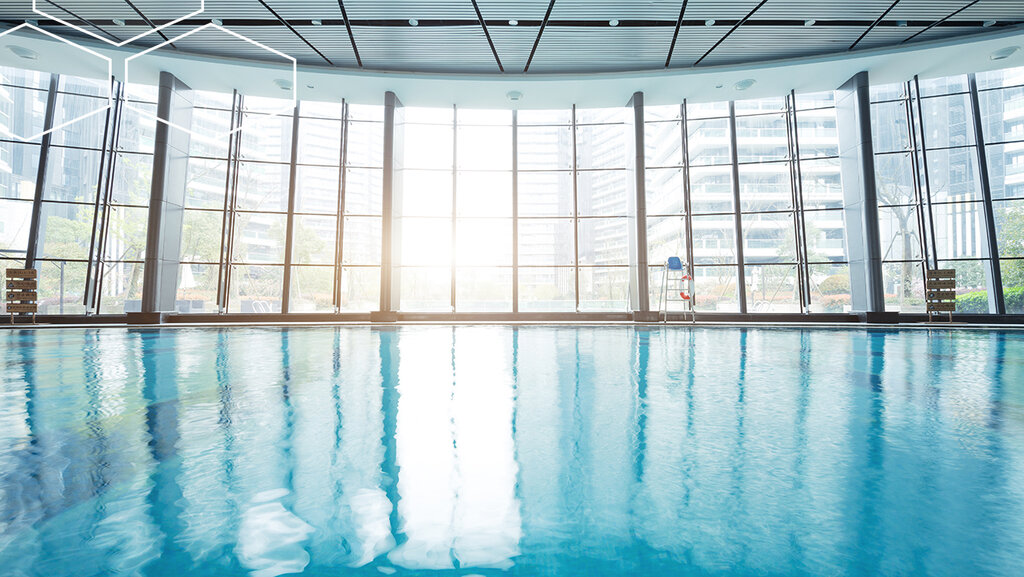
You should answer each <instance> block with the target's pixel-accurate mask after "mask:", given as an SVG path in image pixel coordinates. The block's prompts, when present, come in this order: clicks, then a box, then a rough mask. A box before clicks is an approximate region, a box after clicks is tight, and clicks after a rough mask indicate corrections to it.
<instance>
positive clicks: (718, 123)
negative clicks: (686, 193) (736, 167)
mask: <svg viewBox="0 0 1024 577" xmlns="http://www.w3.org/2000/svg"><path fill="white" fill-rule="evenodd" d="M687 142H688V148H689V153H690V165H691V166H702V165H708V164H729V163H730V162H731V155H730V154H729V147H730V138H729V120H728V119H727V118H721V119H712V120H697V121H690V122H688V123H687Z"/></svg>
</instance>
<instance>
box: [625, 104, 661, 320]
mask: <svg viewBox="0 0 1024 577" xmlns="http://www.w3.org/2000/svg"><path fill="white" fill-rule="evenodd" d="M627 106H628V107H630V108H631V109H632V113H633V114H632V115H631V121H630V124H631V125H632V127H633V141H632V142H633V154H632V155H631V156H630V157H629V158H628V159H627V162H629V163H630V164H629V166H628V168H629V169H631V170H632V172H633V189H634V190H633V195H632V196H630V197H629V204H630V210H629V211H628V215H629V218H630V220H632V221H633V223H632V224H633V226H632V227H630V235H629V244H630V246H629V257H630V266H629V269H630V275H629V276H630V279H629V280H630V283H629V301H630V303H629V304H630V306H631V310H632V311H633V312H634V317H636V316H637V315H636V313H640V315H639V316H641V317H642V316H644V315H643V313H646V312H650V310H651V302H650V300H651V299H650V296H649V295H650V290H649V286H650V285H649V283H650V280H649V279H648V266H647V265H648V263H647V175H646V170H647V164H646V160H645V158H644V93H643V92H634V93H633V97H632V98H630V99H629V103H628V104H627ZM651 320H655V319H651Z"/></svg>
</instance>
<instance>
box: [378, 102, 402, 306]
mask: <svg viewBox="0 0 1024 577" xmlns="http://www.w3.org/2000/svg"><path fill="white" fill-rule="evenodd" d="M401 108H402V103H401V101H399V100H398V97H397V96H396V95H395V93H394V92H386V93H385V94H384V177H383V188H384V190H383V195H384V196H383V199H382V201H381V216H382V218H381V250H380V258H381V265H380V310H379V311H376V312H373V313H370V319H371V320H373V321H392V322H393V321H396V320H398V316H397V315H396V314H395V311H397V310H398V307H399V300H398V297H399V290H398V289H399V285H400V283H401V272H400V269H399V268H398V265H399V264H400V263H399V261H398V252H397V251H396V250H395V245H399V246H400V245H401V240H402V236H401V232H402V231H401V223H400V220H399V218H398V216H399V215H398V214H397V213H396V211H395V208H396V207H401V198H400V194H401V190H402V186H401V184H402V183H401V172H402V125H403V124H404V123H403V122H402V111H401Z"/></svg>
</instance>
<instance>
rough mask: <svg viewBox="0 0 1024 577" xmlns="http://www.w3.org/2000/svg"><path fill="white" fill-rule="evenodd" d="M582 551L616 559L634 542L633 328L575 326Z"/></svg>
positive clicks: (634, 379)
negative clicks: (631, 329)
mask: <svg viewBox="0 0 1024 577" xmlns="http://www.w3.org/2000/svg"><path fill="white" fill-rule="evenodd" d="M576 333H577V339H578V342H579V353H578V356H577V362H578V364H579V378H578V383H579V384H578V387H579V392H578V396H579V401H578V405H579V415H580V419H579V422H578V425H579V435H580V436H579V442H580V446H579V455H580V460H581V462H582V465H583V477H582V479H581V489H582V498H583V500H582V505H583V507H582V508H581V509H580V511H579V514H578V519H579V521H580V522H581V539H582V541H581V543H580V548H581V552H582V553H583V554H584V555H586V556H587V557H590V558H595V559H618V558H620V557H621V555H622V554H623V552H625V551H626V550H627V548H628V547H629V546H630V544H631V541H632V533H631V529H632V519H631V517H632V511H631V509H632V497H633V490H634V488H633V487H634V485H633V483H634V479H635V472H634V465H633V463H634V448H633V446H634V442H635V439H636V414H637V405H636V399H637V391H636V378H635V375H634V373H633V359H634V356H633V343H632V339H633V336H632V332H631V331H626V330H620V329H604V328H584V329H577V331H576Z"/></svg>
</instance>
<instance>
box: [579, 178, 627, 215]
mask: <svg viewBox="0 0 1024 577" xmlns="http://www.w3.org/2000/svg"><path fill="white" fill-rule="evenodd" d="M631 176H632V174H631V173H630V172H627V171H625V170H596V171H586V172H580V173H579V176H578V177H577V180H576V187H577V188H576V203H577V204H576V208H577V211H578V214H579V216H626V215H627V211H628V206H629V194H632V192H633V187H632V186H630V184H629V178H630V177H631Z"/></svg>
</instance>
